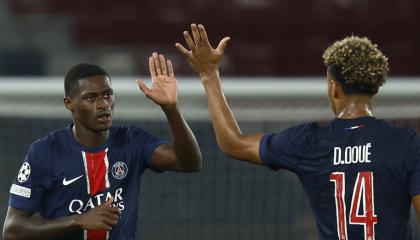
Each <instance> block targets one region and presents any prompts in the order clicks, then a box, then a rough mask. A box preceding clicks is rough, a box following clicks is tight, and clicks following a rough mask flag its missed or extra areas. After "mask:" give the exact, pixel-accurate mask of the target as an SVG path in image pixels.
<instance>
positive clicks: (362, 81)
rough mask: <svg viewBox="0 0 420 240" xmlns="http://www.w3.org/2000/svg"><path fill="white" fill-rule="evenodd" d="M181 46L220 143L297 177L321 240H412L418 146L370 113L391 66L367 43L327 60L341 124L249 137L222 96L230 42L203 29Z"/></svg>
mask: <svg viewBox="0 0 420 240" xmlns="http://www.w3.org/2000/svg"><path fill="white" fill-rule="evenodd" d="M191 28H192V29H191V31H192V37H191V35H190V34H189V33H188V32H187V31H185V32H184V37H185V40H186V42H187V45H188V48H189V49H187V48H185V47H183V46H182V45H181V44H179V43H177V44H176V47H177V48H178V49H179V51H180V52H181V53H183V54H184V55H185V56H186V58H187V59H188V60H189V62H190V64H191V66H192V68H193V70H194V71H195V72H197V73H198V74H199V76H200V78H201V81H202V83H203V85H204V88H205V92H206V95H207V99H208V106H209V111H210V117H211V121H212V124H213V128H214V131H215V133H216V138H217V143H218V145H219V146H220V148H221V149H222V151H223V152H224V153H225V154H227V155H228V156H230V157H232V158H235V159H238V160H242V161H246V162H250V163H254V164H257V165H265V166H267V167H269V168H271V169H273V170H278V169H286V170H289V171H292V172H294V173H295V174H297V175H298V177H299V179H300V181H301V182H302V184H303V187H304V189H305V191H306V193H307V195H308V198H309V202H310V205H311V207H312V210H313V212H314V215H315V220H316V225H317V229H318V237H319V239H323V240H327V239H328V240H329V239H340V240H346V239H350V240H354V239H365V240H372V239H380V240H384V239H389V240H395V239H398V240H408V239H411V237H412V236H411V235H412V232H411V226H410V208H411V203H413V204H414V207H415V208H416V211H417V214H418V215H419V216H420V140H419V137H418V136H416V133H415V132H414V131H412V130H407V129H401V128H397V127H394V126H392V125H390V124H388V123H386V122H385V121H383V120H380V119H377V118H375V117H374V116H373V114H372V97H373V96H374V95H375V94H376V93H377V92H378V90H379V87H380V86H381V85H382V84H383V83H384V82H385V79H386V76H387V73H388V60H387V58H386V57H385V56H384V54H382V52H381V51H380V50H378V48H377V46H376V45H374V44H372V43H371V42H370V41H369V40H368V39H367V38H359V37H354V36H352V37H347V38H345V39H343V40H341V41H337V42H335V43H334V44H333V45H332V46H330V47H329V48H328V49H327V50H326V51H325V53H324V54H323V58H324V62H325V65H326V67H327V81H326V84H327V85H328V91H327V92H328V97H329V100H330V103H331V107H332V110H333V112H334V113H335V116H336V118H335V119H333V120H331V121H329V122H327V123H325V124H318V123H307V124H302V125H298V126H294V127H291V128H288V129H285V130H283V131H280V132H278V133H269V134H261V133H256V134H250V135H244V134H242V133H241V130H240V128H239V126H238V124H237V122H236V120H235V118H234V116H233V114H232V112H231V110H230V109H229V106H228V104H227V102H226V99H225V97H224V95H223V92H222V87H221V81H220V76H219V63H220V61H221V59H222V57H223V54H224V50H225V47H226V45H227V42H228V41H229V38H228V37H226V38H224V39H222V40H221V42H220V44H219V46H218V47H217V48H216V49H213V48H212V47H211V45H210V43H209V41H208V38H207V34H206V31H205V29H204V27H203V26H202V25H198V26H197V25H195V24H193V25H192V26H191Z"/></svg>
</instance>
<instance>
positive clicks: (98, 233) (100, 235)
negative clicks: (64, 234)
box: [86, 230, 106, 240]
mask: <svg viewBox="0 0 420 240" xmlns="http://www.w3.org/2000/svg"><path fill="white" fill-rule="evenodd" d="M86 236H87V238H86V240H105V239H106V231H105V230H88V231H87V234H86Z"/></svg>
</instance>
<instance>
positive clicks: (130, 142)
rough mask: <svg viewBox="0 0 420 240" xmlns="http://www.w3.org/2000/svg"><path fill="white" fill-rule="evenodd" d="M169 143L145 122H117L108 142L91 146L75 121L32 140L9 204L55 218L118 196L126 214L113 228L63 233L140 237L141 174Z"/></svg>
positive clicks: (118, 239)
mask: <svg viewBox="0 0 420 240" xmlns="http://www.w3.org/2000/svg"><path fill="white" fill-rule="evenodd" d="M164 143H166V142H165V141H161V140H159V139H157V138H156V137H154V136H152V135H150V134H148V133H147V132H145V131H143V130H142V129H140V128H136V127H129V128H128V127H112V128H111V129H110V135H109V138H108V140H107V142H106V143H105V144H104V145H103V146H99V147H93V148H88V147H84V146H82V145H80V144H79V143H78V142H77V141H76V140H75V138H74V136H73V133H72V131H71V126H70V127H68V128H66V129H62V130H57V131H54V132H52V133H50V134H49V135H47V136H46V137H45V138H43V139H40V140H38V141H36V142H34V143H33V144H32V145H31V147H30V149H29V152H28V154H27V156H26V159H25V161H24V163H23V165H22V167H21V169H20V171H19V174H18V176H17V178H16V180H15V182H14V183H13V184H12V187H11V189H10V193H11V195H10V201H9V205H10V206H12V207H14V208H17V209H20V210H23V211H26V212H31V213H33V212H39V213H40V214H41V216H42V217H43V218H46V219H54V218H58V217H63V216H69V215H72V214H81V213H83V212H86V211H88V210H90V209H92V208H94V207H95V206H98V205H100V204H101V203H103V202H105V201H107V200H108V199H109V198H110V197H113V198H114V203H113V205H114V206H116V207H118V208H119V209H120V210H121V211H122V215H121V216H120V218H119V220H118V224H117V225H116V226H114V227H113V228H112V230H111V231H109V232H107V231H105V230H100V231H86V230H78V231H74V232H72V233H70V234H68V235H66V236H63V237H60V238H58V239H60V240H64V239H66V240H67V239H69V240H70V239H71V240H77V239H87V240H105V239H111V240H112V239H113V240H129V239H130V240H131V239H134V237H135V233H136V228H137V212H138V211H137V209H138V202H139V188H140V177H141V175H142V174H143V172H144V170H145V169H146V168H148V167H151V166H150V161H151V157H152V153H153V152H154V150H155V149H156V148H157V147H158V146H159V145H161V144H164ZM154 170H156V171H159V170H158V169H154Z"/></svg>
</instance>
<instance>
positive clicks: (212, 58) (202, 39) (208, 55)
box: [175, 24, 230, 75]
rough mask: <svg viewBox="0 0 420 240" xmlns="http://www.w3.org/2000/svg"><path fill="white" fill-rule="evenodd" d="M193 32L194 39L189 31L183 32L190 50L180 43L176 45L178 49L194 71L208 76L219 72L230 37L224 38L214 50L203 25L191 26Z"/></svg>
mask: <svg viewBox="0 0 420 240" xmlns="http://www.w3.org/2000/svg"><path fill="white" fill-rule="evenodd" d="M191 32H192V35H193V37H191V35H190V33H189V32H188V31H184V32H183V34H184V38H185V41H186V43H187V45H188V48H189V49H187V48H185V47H183V46H182V45H181V44H180V43H176V44H175V46H176V48H177V49H178V50H179V51H180V52H181V53H182V54H184V56H185V57H186V58H187V59H188V61H189V62H190V64H191V66H192V68H193V70H194V71H195V72H197V73H198V74H200V75H202V74H208V73H211V72H213V71H215V70H218V68H219V64H220V61H221V60H222V58H223V55H224V52H225V48H226V45H227V43H228V41H229V40H230V37H225V38H223V39H222V40H221V41H220V43H219V45H218V46H217V48H213V47H212V46H211V44H210V42H209V39H208V37H207V33H206V29H205V28H204V26H203V25H201V24H199V25H198V26H197V25H196V24H191Z"/></svg>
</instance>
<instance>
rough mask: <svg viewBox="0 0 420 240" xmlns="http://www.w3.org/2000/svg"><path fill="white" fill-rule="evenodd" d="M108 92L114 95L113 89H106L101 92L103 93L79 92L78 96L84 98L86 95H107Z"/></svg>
mask: <svg viewBox="0 0 420 240" xmlns="http://www.w3.org/2000/svg"><path fill="white" fill-rule="evenodd" d="M108 92H112V93H114V89H112V88H107V89H105V90H103V91H101V92H95V91H87V92H81V93H80V95H81V96H86V95H100V94H103V93H108Z"/></svg>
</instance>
